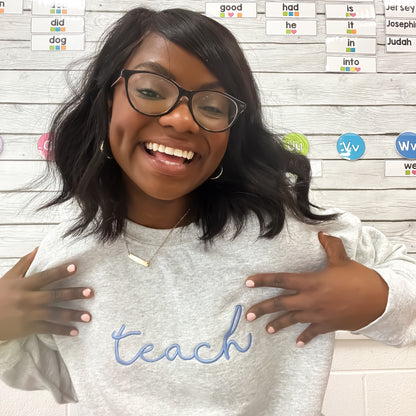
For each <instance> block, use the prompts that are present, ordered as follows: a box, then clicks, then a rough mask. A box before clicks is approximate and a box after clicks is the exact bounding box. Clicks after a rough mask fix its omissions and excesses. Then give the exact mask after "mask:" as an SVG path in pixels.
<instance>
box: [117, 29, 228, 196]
mask: <svg viewBox="0 0 416 416" xmlns="http://www.w3.org/2000/svg"><path fill="white" fill-rule="evenodd" d="M124 68H125V69H134V70H146V71H151V72H155V73H159V74H162V75H167V76H168V77H169V78H170V79H172V80H174V81H175V82H177V83H178V84H179V85H180V86H181V87H183V88H185V89H187V90H198V89H202V88H207V86H208V87H209V88H210V89H211V88H212V89H217V90H219V91H223V89H222V88H221V86H220V85H219V83H218V79H217V78H216V77H215V76H214V75H213V74H212V73H211V72H210V71H209V70H208V69H207V68H206V67H205V65H204V64H203V63H202V61H200V60H199V59H198V58H197V57H196V56H195V55H192V54H190V53H189V52H187V51H186V50H184V49H182V48H181V47H179V46H177V45H175V44H173V43H171V42H169V41H168V40H166V39H165V38H163V37H162V36H160V35H157V34H149V35H148V36H147V37H146V38H145V40H144V41H143V43H142V44H141V46H140V47H139V49H138V50H137V52H136V53H135V54H134V55H133V56H132V57H131V58H130V59H129V61H128V62H127V63H126V64H125V66H124ZM215 85H217V86H215ZM213 86H214V87H213ZM109 131H110V133H109V136H110V146H111V150H112V154H113V156H114V159H115V160H116V161H117V163H118V164H119V165H120V167H121V169H122V171H123V178H124V183H125V185H126V190H127V193H128V201H133V200H135V201H138V202H140V201H141V200H142V199H143V198H146V199H147V200H148V199H149V198H151V199H155V200H159V201H161V200H163V201H174V200H182V202H183V200H184V199H186V196H187V195H188V194H189V193H190V192H191V191H193V190H194V189H195V188H197V187H198V186H199V185H201V184H202V183H203V182H204V181H206V180H207V179H208V178H209V177H210V176H212V174H213V173H214V171H215V170H216V169H217V167H218V166H219V165H220V164H221V160H222V158H223V156H224V153H225V151H226V148H227V143H228V136H229V131H225V132H221V133H211V132H207V131H205V130H203V129H201V128H200V127H199V126H198V124H196V122H195V121H194V119H193V118H192V115H191V113H190V111H189V108H188V104H187V99H184V100H183V101H181V102H180V103H179V105H178V106H177V107H176V108H175V109H174V110H173V111H171V112H170V113H168V114H166V115H163V116H158V117H149V116H145V115H142V114H140V113H138V112H137V111H135V110H134V109H133V108H132V107H131V105H130V104H129V101H128V99H127V95H126V89H125V80H124V79H120V80H119V81H118V82H117V83H116V85H115V86H114V95H113V101H112V110H111V121H110V129H109ZM163 146H164V147H165V150H163ZM149 148H151V150H150V149H149ZM166 148H170V149H173V150H174V151H175V150H176V154H178V155H180V154H181V153H180V152H179V151H182V152H184V151H186V152H187V154H185V156H187V157H188V158H189V157H190V155H192V154H193V157H192V159H191V160H190V161H188V160H187V159H186V157H185V158H184V157H180V156H174V155H168V154H166V151H167V152H168V153H172V152H171V151H170V149H169V150H166ZM153 149H156V150H153ZM190 152H192V153H190ZM182 155H184V154H183V153H182Z"/></svg>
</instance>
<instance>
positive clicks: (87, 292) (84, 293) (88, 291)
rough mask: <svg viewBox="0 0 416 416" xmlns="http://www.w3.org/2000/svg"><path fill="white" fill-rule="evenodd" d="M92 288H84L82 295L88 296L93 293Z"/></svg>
mask: <svg viewBox="0 0 416 416" xmlns="http://www.w3.org/2000/svg"><path fill="white" fill-rule="evenodd" d="M91 292H92V290H91V289H84V290H83V291H82V295H83V296H85V297H86V298H87V297H88V296H89V295H91Z"/></svg>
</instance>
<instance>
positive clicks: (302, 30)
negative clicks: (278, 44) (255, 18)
mask: <svg viewBox="0 0 416 416" xmlns="http://www.w3.org/2000/svg"><path fill="white" fill-rule="evenodd" d="M266 34H267V35H283V36H294V35H295V36H316V20H266Z"/></svg>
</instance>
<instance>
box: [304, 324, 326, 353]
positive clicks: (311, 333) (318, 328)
mask: <svg viewBox="0 0 416 416" xmlns="http://www.w3.org/2000/svg"><path fill="white" fill-rule="evenodd" d="M330 331H331V329H329V328H328V327H327V326H325V325H324V324H310V325H309V326H308V327H307V328H306V329H305V330H304V331H303V332H302V333H301V334H300V335H299V337H298V339H297V340H296V345H297V346H298V347H299V348H302V347H304V346H305V345H306V344H307V343H309V342H311V341H312V340H313V339H314V338H315V337H317V336H318V335H321V334H326V333H327V332H330Z"/></svg>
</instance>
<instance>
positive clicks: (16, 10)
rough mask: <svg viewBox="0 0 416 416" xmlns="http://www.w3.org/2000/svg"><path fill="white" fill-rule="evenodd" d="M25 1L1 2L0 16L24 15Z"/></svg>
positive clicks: (6, 0) (10, 0)
mask: <svg viewBox="0 0 416 416" xmlns="http://www.w3.org/2000/svg"><path fill="white" fill-rule="evenodd" d="M22 13H23V0H3V1H0V14H22Z"/></svg>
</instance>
